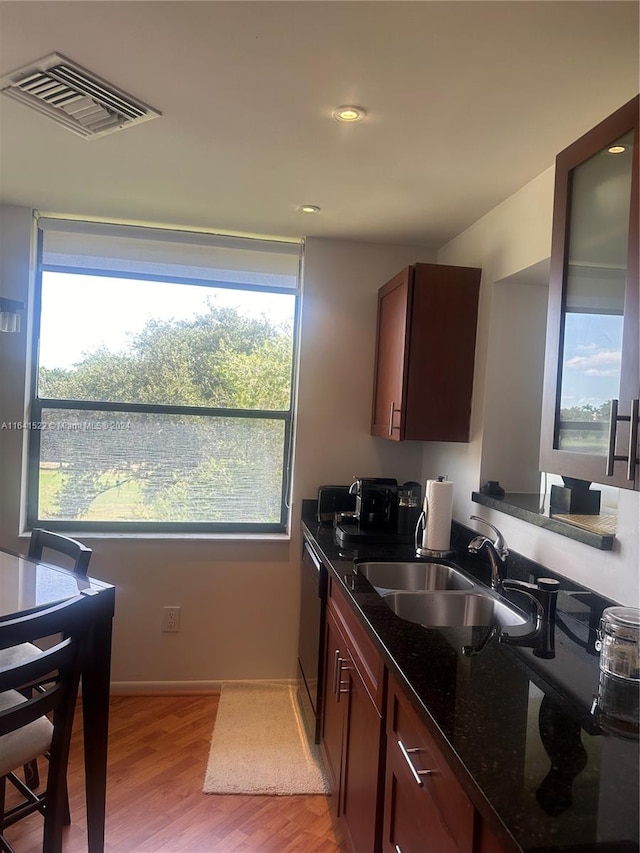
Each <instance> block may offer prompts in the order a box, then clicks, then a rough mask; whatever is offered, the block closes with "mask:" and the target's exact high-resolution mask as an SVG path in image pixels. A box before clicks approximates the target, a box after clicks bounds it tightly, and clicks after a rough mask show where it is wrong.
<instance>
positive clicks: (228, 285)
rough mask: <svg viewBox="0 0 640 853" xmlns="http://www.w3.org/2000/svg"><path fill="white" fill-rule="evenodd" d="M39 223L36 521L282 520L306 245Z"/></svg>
mask: <svg viewBox="0 0 640 853" xmlns="http://www.w3.org/2000/svg"><path fill="white" fill-rule="evenodd" d="M38 225H39V265H38V282H37V294H36V316H35V324H34V325H35V350H34V353H35V356H34V373H33V381H32V388H33V392H32V399H31V413H30V418H31V420H30V422H29V424H27V427H28V428H29V431H30V455H29V458H30V467H29V493H28V521H29V524H30V525H31V526H33V525H43V526H46V527H48V528H51V529H55V528H58V529H74V530H83V529H86V530H94V531H100V530H113V531H116V530H125V531H126V530H129V531H151V530H159V531H172V530H185V531H189V530H191V531H198V530H203V531H222V532H224V531H226V532H233V531H254V532H260V531H265V532H266V531H273V532H275V531H283V530H285V529H286V524H287V492H288V486H289V482H290V470H289V460H290V451H291V435H292V412H293V373H294V355H295V346H294V344H295V328H296V315H297V299H298V272H299V259H300V245H299V244H297V243H296V244H294V243H284V242H276V241H263V240H250V239H246V238H232V237H214V236H211V235H206V234H198V233H191V232H173V231H164V230H158V229H148V228H138V227H129V226H114V225H106V224H97V223H78V222H72V221H67V220H57V219H47V218H41V219H40V220H39V223H38Z"/></svg>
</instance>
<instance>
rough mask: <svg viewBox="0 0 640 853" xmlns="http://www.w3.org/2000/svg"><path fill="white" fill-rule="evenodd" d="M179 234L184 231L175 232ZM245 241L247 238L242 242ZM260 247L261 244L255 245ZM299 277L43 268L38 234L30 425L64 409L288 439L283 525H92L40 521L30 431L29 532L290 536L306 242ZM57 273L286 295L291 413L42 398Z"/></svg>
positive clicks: (37, 434) (34, 433)
mask: <svg viewBox="0 0 640 853" xmlns="http://www.w3.org/2000/svg"><path fill="white" fill-rule="evenodd" d="M177 233H180V232H177ZM241 239H244V240H246V238H241ZM256 242H257V243H258V242H260V241H259V240H256ZM299 249H300V252H299V256H298V274H297V282H296V287H295V288H291V287H278V286H269V285H252V284H250V283H237V282H225V281H220V280H216V279H207V280H202V279H192V278H185V277H181V276H162V275H156V274H153V275H152V274H146V273H131V272H126V273H125V272H123V273H118V272H114V271H112V270H102V269H92V268H90V267H80V266H73V267H69V266H62V265H56V264H46V263H43V260H42V256H43V233H42V231H41V230H39V229H38V231H37V260H36V269H35V285H34V298H33V328H32V340H31V344H32V356H31V381H30V393H29V417H30V424H38V423H41V422H42V411H43V409H65V410H71V411H77V412H83V411H91V412H105V413H121V414H123V415H125V416H126V415H127V414H131V413H138V414H166V415H191V416H199V417H205V418H216V417H219V418H242V419H247V418H248V419H261V420H273V421H283V422H284V440H283V448H282V479H281V487H280V521H279V522H264V523H258V522H213V521H211V522H209V521H142V520H135V521H91V520H83V519H42V518H40V517H39V514H38V507H39V483H40V448H41V434H42V430H40V429H37V428H31V429H29V430H28V432H29V436H28V458H27V494H26V525H27V528H28V529H33V528H34V527H42V526H44V527H46V528H47V529H50V530H58V531H62V532H69V531H77V532H78V533H114V534H122V533H129V534H131V535H133V536H135V535H145V534H147V535H148V534H153V533H157V534H160V535H162V534H176V533H185V534H194V533H202V534H216V533H218V534H227V535H228V534H234V533H238V534H258V535H259V534H274V533H280V534H283V533H288V531H289V525H290V521H291V519H290V509H291V488H292V478H293V469H292V461H293V435H294V419H295V408H296V400H297V384H296V381H295V377H296V375H297V364H298V358H299V349H300V301H301V299H300V297H301V278H302V261H303V253H304V243H303V241H300V243H299ZM45 272H58V273H67V274H71V275H90V276H95V277H102V278H121V279H124V280H140V281H149V282H157V283H163V282H164V283H172V284H185V285H195V286H198V287H205V288H206V287H210V288H216V289H220V288H222V289H229V290H240V291H251V292H257V293H282V294H285V295H287V296H292V297H293V298H294V314H293V327H292V360H291V375H290V394H289V408H288V409H286V410H274V409H230V408H219V407H207V406H185V405H165V404H150V403H122V402H118V403H115V402H108V401H103V400H63V399H57V398H47V397H40V396H39V393H38V374H39V345H40V329H41V322H42V283H43V273H45Z"/></svg>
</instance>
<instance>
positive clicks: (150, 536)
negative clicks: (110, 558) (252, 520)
mask: <svg viewBox="0 0 640 853" xmlns="http://www.w3.org/2000/svg"><path fill="white" fill-rule="evenodd" d="M64 535H65V536H71V537H72V538H73V539H79V540H80V541H81V542H84V543H87V542H90V541H93V540H98V539H117V540H119V541H121V542H124V541H128V542H134V541H135V542H138V541H144V540H149V541H162V540H169V541H172V540H175V541H179V542H182V541H187V542H290V541H291V533H116V532H114V533H89V532H88V531H86V530H83V531H81V532H79V533H78V532H75V531H73V530H65V531H64ZM19 538H20V539H30V538H31V533H30V532H25V533H21V534H20V535H19Z"/></svg>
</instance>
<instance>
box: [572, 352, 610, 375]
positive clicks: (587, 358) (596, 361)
mask: <svg viewBox="0 0 640 853" xmlns="http://www.w3.org/2000/svg"><path fill="white" fill-rule="evenodd" d="M620 358H621V353H620V350H602V352H597V353H595V354H594V355H576V356H574V357H573V358H569V359H567V361H566V362H565V367H574V368H582V369H583V370H585V371H590V370H602V369H606V368H607V367H608V371H609V372H608V373H606V374H595V373H590V374H589V375H590V376H595V375H607V376H610V375H612V373H611V371H612V370H613V368H612V367H610V365H616V366H617V365H619V364H620ZM613 372H614V374H615V372H617V371H615V370H614V371H613Z"/></svg>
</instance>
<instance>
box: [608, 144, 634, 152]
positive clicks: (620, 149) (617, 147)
mask: <svg viewBox="0 0 640 853" xmlns="http://www.w3.org/2000/svg"><path fill="white" fill-rule="evenodd" d="M628 148H629V146H628V145H612V146H611V147H610V148H608V149H607V150H608V151H609V154H624V152H625V151H626V150H627V149H628Z"/></svg>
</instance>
